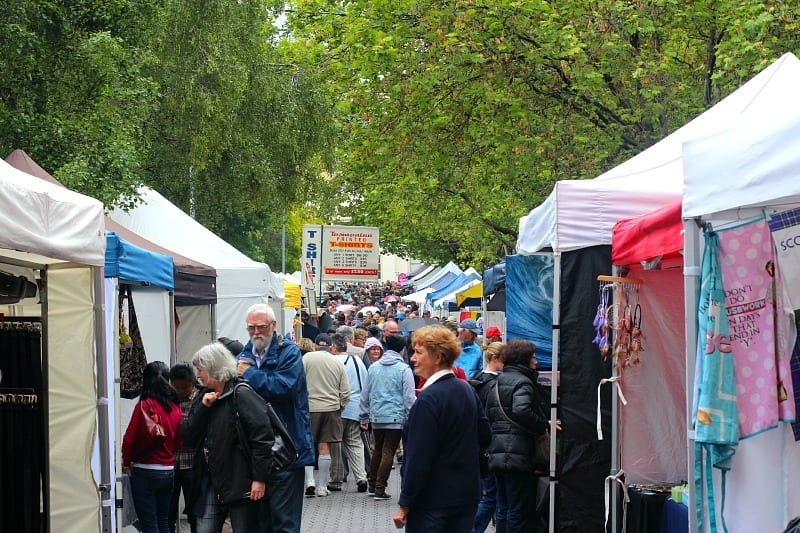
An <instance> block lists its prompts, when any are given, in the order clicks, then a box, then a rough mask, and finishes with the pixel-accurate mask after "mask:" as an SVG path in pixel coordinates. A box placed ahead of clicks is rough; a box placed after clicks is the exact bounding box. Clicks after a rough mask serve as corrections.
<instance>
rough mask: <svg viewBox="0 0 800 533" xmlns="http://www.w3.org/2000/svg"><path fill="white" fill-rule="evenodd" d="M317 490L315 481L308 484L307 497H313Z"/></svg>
mask: <svg viewBox="0 0 800 533" xmlns="http://www.w3.org/2000/svg"><path fill="white" fill-rule="evenodd" d="M316 490H317V487H316V486H314V482H313V481H307V482H306V496H313V495H314V492H315V491H316Z"/></svg>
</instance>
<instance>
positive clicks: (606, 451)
mask: <svg viewBox="0 0 800 533" xmlns="http://www.w3.org/2000/svg"><path fill="white" fill-rule="evenodd" d="M610 273H611V247H610V246H595V247H591V248H584V249H581V250H575V251H572V252H565V253H563V254H562V255H561V277H560V278H561V295H560V298H561V299H560V304H561V313H560V315H561V316H560V323H561V340H560V350H559V370H560V371H561V376H560V378H561V381H560V386H559V391H560V394H559V397H560V404H559V405H560V418H561V421H562V427H563V431H562V434H561V461H562V463H561V466H562V468H561V474H560V482H559V485H558V491H557V492H556V494H557V495H558V496H557V497H558V507H557V509H558V524H559V528H558V530H559V531H561V532H574V533H584V532H586V531H603V522H604V513H605V509H604V487H603V482H604V480H605V477H606V476H608V474H609V470H610V468H611V432H610V430H611V408H610V405H611V404H610V398H611V395H610V388H609V387H608V386H606V387H604V388H603V391H602V396H603V400H602V405H603V410H602V421H603V434H604V435H605V439H604V440H602V441H598V440H597V429H596V421H597V385H598V384H599V383H600V380H601V379H602V378H606V377H609V376H610V375H611V364H610V363H609V362H607V361H603V358H602V356H601V355H600V351H599V350H598V348H597V346H596V345H594V344H592V339H593V338H594V335H595V331H594V327H593V326H592V320H593V318H594V316H595V312H596V310H597V305H598V300H599V296H598V285H597V276H598V275H600V274H610Z"/></svg>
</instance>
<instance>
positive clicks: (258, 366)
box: [238, 304, 314, 533]
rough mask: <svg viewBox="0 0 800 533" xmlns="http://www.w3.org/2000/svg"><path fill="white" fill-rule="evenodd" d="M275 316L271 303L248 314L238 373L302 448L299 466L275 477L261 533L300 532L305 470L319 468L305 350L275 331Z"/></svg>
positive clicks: (262, 511)
mask: <svg viewBox="0 0 800 533" xmlns="http://www.w3.org/2000/svg"><path fill="white" fill-rule="evenodd" d="M276 326H277V321H276V320H275V312H274V311H273V310H272V309H271V308H270V307H269V306H268V305H266V304H255V305H253V306H251V307H250V309H248V310H247V331H248V333H249V334H250V342H248V343H247V345H246V346H245V347H244V351H243V352H242V354H241V355H240V356H239V363H238V371H239V375H240V376H242V377H244V378H245V379H246V380H247V381H248V382H249V383H250V385H252V387H253V388H254V389H255V390H256V392H258V394H260V395H261V396H262V397H263V398H264V399H265V400H267V401H268V402H270V403H271V404H272V407H273V408H274V409H275V411H276V413H277V414H278V417H280V419H281V420H282V421H283V422H284V424H286V429H287V430H288V431H289V434H290V435H291V437H292V441H293V442H294V445H295V448H296V449H297V453H298V459H297V462H296V463H295V464H294V466H292V467H289V468H287V469H286V470H283V471H282V472H278V473H276V474H273V475H272V477H271V478H270V480H269V482H268V494H269V497H268V498H264V500H262V504H261V508H260V510H259V533H278V532H282V533H299V532H300V519H301V516H302V514H303V494H304V493H303V490H304V488H303V482H304V469H305V467H306V466H308V465H313V464H314V445H313V443H312V441H311V415H310V413H309V409H308V388H307V386H306V374H305V371H304V370H303V359H302V355H301V353H300V348H298V347H297V345H296V344H294V343H293V342H292V341H291V340H290V339H287V338H284V337H282V336H280V335H278V334H277V333H276V332H275V328H276Z"/></svg>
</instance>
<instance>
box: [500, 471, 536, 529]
mask: <svg viewBox="0 0 800 533" xmlns="http://www.w3.org/2000/svg"><path fill="white" fill-rule="evenodd" d="M494 474H495V477H496V478H497V533H506V532H508V533H512V532H513V533H523V532H524V533H535V532H538V531H540V528H539V518H538V516H537V515H536V485H537V484H538V479H537V478H536V476H534V475H533V473H528V472H515V471H510V470H498V471H496V472H495V473H494Z"/></svg>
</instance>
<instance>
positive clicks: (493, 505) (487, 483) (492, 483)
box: [472, 473, 497, 533]
mask: <svg viewBox="0 0 800 533" xmlns="http://www.w3.org/2000/svg"><path fill="white" fill-rule="evenodd" d="M481 488H482V490H481V501H479V502H478V512H477V513H476V514H475V524H474V525H473V527H472V532H473V533H483V532H484V531H486V528H487V527H489V522H491V521H492V518H494V516H495V513H496V512H497V480H496V479H495V477H494V473H490V474H489V475H488V476H486V477H485V478H483V479H482V480H481Z"/></svg>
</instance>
